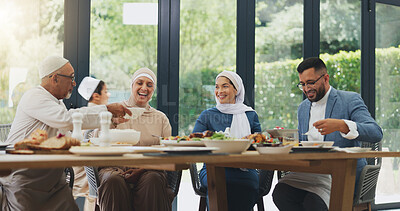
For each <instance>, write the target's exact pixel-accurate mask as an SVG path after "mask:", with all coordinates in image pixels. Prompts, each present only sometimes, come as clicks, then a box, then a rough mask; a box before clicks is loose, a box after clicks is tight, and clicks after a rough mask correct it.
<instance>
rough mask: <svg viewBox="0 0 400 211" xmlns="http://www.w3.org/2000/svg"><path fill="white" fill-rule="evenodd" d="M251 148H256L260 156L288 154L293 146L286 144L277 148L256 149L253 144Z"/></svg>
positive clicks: (263, 147) (255, 145) (264, 147)
mask: <svg viewBox="0 0 400 211" xmlns="http://www.w3.org/2000/svg"><path fill="white" fill-rule="evenodd" d="M253 147H254V148H256V150H257V151H258V153H260V154H289V152H290V149H292V147H293V145H291V144H288V145H286V146H279V147H268V146H262V147H258V146H257V144H253Z"/></svg>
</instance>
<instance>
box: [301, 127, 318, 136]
mask: <svg viewBox="0 0 400 211" xmlns="http://www.w3.org/2000/svg"><path fill="white" fill-rule="evenodd" d="M313 128H315V127H312V128H311V129H309V130H308V131H307V132H305V133H303V134H301V135H304V136H308V135H310V131H311V130H312V129H313Z"/></svg>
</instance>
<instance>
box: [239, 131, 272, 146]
mask: <svg viewBox="0 0 400 211" xmlns="http://www.w3.org/2000/svg"><path fill="white" fill-rule="evenodd" d="M243 138H244V139H252V140H253V142H252V144H255V143H262V142H266V141H267V137H266V136H265V135H264V134H262V133H254V134H250V135H248V136H245V137H243Z"/></svg>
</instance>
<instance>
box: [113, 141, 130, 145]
mask: <svg viewBox="0 0 400 211" xmlns="http://www.w3.org/2000/svg"><path fill="white" fill-rule="evenodd" d="M113 144H122V145H127V144H129V143H128V142H120V141H118V142H115V143H113Z"/></svg>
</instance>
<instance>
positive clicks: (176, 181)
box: [166, 171, 182, 196]
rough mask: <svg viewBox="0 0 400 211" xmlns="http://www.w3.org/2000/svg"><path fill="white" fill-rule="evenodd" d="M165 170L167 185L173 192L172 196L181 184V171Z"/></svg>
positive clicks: (176, 192) (175, 194)
mask: <svg viewBox="0 0 400 211" xmlns="http://www.w3.org/2000/svg"><path fill="white" fill-rule="evenodd" d="M166 172H167V180H168V186H169V187H170V188H171V189H172V191H173V192H174V196H177V195H178V191H179V187H180V184H181V178H182V171H166Z"/></svg>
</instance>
